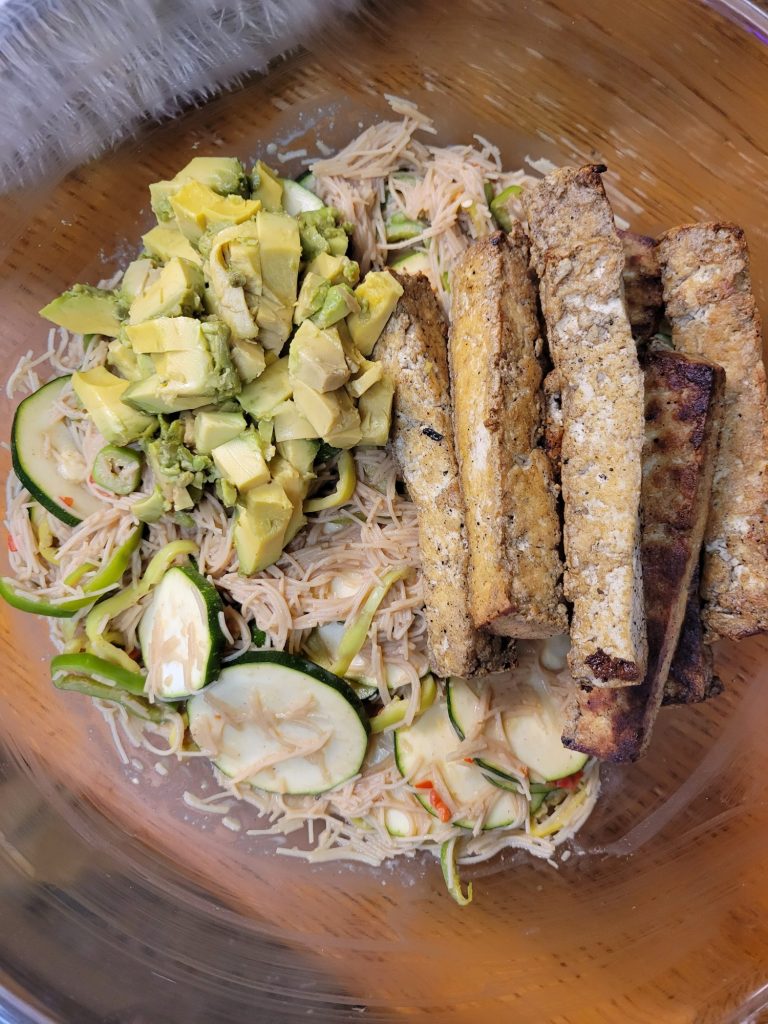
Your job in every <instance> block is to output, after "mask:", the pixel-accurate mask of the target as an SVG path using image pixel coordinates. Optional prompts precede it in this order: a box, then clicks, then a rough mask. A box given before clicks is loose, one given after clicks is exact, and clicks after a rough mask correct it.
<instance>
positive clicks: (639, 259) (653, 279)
mask: <svg viewBox="0 0 768 1024" xmlns="http://www.w3.org/2000/svg"><path fill="white" fill-rule="evenodd" d="M619 238H621V242H622V245H623V246H624V275H623V277H624V299H625V301H626V304H627V314H628V316H629V323H630V325H631V327H632V336H633V337H634V339H635V341H636V342H638V344H640V345H642V344H643V343H644V342H646V341H648V340H649V339H650V338H652V337H653V335H654V334H655V333H656V331H657V330H658V327H659V322H660V320H661V313H662V309H663V306H664V300H663V298H662V292H661V268H660V267H659V261H658V259H657V258H656V250H655V245H656V240H655V239H654V238H648V236H647V235H636V234H635V233H634V231H619Z"/></svg>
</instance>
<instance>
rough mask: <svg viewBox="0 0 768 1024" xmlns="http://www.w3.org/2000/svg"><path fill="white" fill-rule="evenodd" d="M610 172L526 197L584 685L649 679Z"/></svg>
mask: <svg viewBox="0 0 768 1024" xmlns="http://www.w3.org/2000/svg"><path fill="white" fill-rule="evenodd" d="M602 170H603V168H601V167H598V166H587V167H582V168H572V167H564V168H561V169H559V170H557V171H554V172H552V173H551V174H549V175H547V176H546V177H545V178H544V179H543V180H542V181H541V182H540V183H539V184H538V185H536V186H534V187H533V188H531V189H528V190H527V191H526V192H525V193H524V194H523V205H524V209H525V212H526V215H527V218H528V233H529V236H530V239H531V255H532V262H533V265H534V267H535V269H536V272H537V274H538V277H539V282H540V284H539V288H540V298H541V308H542V313H543V315H544V320H545V323H546V328H547V339H548V342H549V348H550V354H551V356H552V361H553V363H554V366H555V371H556V372H557V375H558V381H559V387H560V395H561V407H562V426H563V430H562V471H561V476H562V493H563V539H564V547H565V561H566V565H565V586H564V590H565V596H566V598H567V599H568V600H569V601H571V602H572V605H573V611H572V617H571V630H570V632H571V644H572V646H571V651H570V654H569V665H570V668H571V672H572V674H573V676H574V678H575V679H576V680H577V681H578V682H579V683H580V684H582V685H589V686H596V687H623V686H630V685H636V684H638V683H640V682H642V680H643V678H644V676H645V670H646V665H647V659H648V648H647V638H646V625H645V611H644V603H643V583H642V569H641V562H640V487H641V456H642V447H643V436H644V420H643V376H642V372H641V370H640V365H639V362H638V358H637V351H636V346H635V342H634V340H633V337H632V330H631V326H630V323H629V319H628V316H627V310H626V306H625V302H624V287H623V280H622V275H623V272H624V252H623V246H622V242H621V239H620V238H619V236H618V233H617V231H616V227H615V225H614V220H613V213H612V211H611V207H610V204H609V203H608V199H607V197H606V195H605V191H604V189H603V185H602V181H601V178H600V172H601V171H602Z"/></svg>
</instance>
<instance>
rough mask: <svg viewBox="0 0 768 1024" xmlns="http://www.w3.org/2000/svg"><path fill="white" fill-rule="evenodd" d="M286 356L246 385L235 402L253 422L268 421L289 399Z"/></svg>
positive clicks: (289, 387) (289, 390)
mask: <svg viewBox="0 0 768 1024" xmlns="http://www.w3.org/2000/svg"><path fill="white" fill-rule="evenodd" d="M291 390H292V388H291V382H290V380H289V379H288V356H283V358H282V359H278V360H277V361H276V362H274V363H271V364H270V365H269V366H268V367H267V368H266V370H265V371H264V372H263V373H262V374H261V376H260V377H259V378H258V379H257V380H255V381H253V382H252V383H251V384H246V385H245V387H244V388H243V390H242V391H241V392H240V394H239V395H238V396H237V400H238V402H239V403H240V405H242V407H243V409H245V411H246V412H247V413H248V415H249V416H251V417H252V418H253V419H255V420H261V419H269V418H270V417H271V416H272V414H273V413H274V411H275V409H276V408H277V407H278V406H279V405H282V403H283V402H285V401H287V399H289V398H290V397H291Z"/></svg>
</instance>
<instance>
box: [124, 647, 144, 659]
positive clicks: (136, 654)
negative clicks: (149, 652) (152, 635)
mask: <svg viewBox="0 0 768 1024" xmlns="http://www.w3.org/2000/svg"><path fill="white" fill-rule="evenodd" d="M127 653H128V657H129V658H132V659H133V661H139V659H140V658H141V652H140V651H139V649H138V648H137V647H134V648H133V650H132V651H128V652H127Z"/></svg>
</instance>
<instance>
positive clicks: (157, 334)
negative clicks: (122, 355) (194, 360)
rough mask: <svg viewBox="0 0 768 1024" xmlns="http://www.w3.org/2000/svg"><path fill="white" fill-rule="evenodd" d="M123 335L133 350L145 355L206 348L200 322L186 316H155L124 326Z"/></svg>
mask: <svg viewBox="0 0 768 1024" xmlns="http://www.w3.org/2000/svg"><path fill="white" fill-rule="evenodd" d="M125 336H126V338H127V339H128V341H129V342H130V344H131V348H132V349H133V351H134V352H141V353H145V354H147V355H155V354H156V353H158V352H191V351H193V350H195V349H205V348H206V343H205V336H204V334H203V324H202V322H201V321H200V320H196V319H195V318H194V317H188V316H174V317H157V318H156V319H155V320H147V321H145V322H144V323H141V324H133V325H129V326H128V327H126V328H125Z"/></svg>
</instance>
